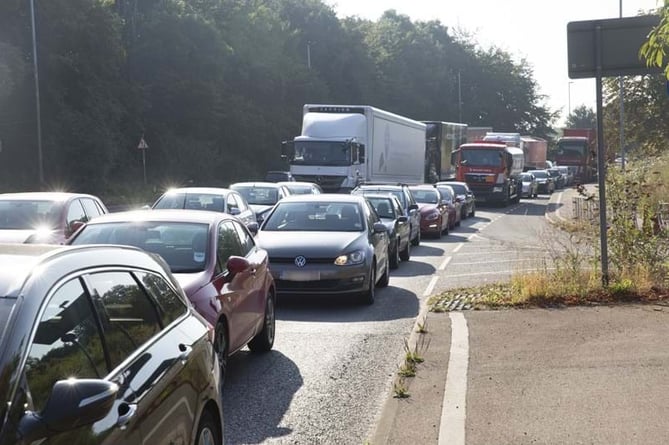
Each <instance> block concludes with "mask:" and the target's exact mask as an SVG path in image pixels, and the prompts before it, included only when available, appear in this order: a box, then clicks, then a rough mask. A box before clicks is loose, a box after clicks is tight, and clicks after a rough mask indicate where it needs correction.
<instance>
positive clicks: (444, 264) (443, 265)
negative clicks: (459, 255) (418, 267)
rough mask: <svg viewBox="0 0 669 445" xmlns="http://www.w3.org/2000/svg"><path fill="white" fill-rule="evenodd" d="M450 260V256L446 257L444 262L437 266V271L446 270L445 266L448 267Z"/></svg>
mask: <svg viewBox="0 0 669 445" xmlns="http://www.w3.org/2000/svg"><path fill="white" fill-rule="evenodd" d="M452 259H453V257H452V256H447V257H446V258H445V259H444V261H443V262H442V263H441V264H440V265H439V270H444V269H446V266H448V263H450V262H451V260H452Z"/></svg>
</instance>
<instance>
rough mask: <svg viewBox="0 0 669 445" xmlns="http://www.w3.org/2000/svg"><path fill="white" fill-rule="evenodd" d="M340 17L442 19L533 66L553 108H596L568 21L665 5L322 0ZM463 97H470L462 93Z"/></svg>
mask: <svg viewBox="0 0 669 445" xmlns="http://www.w3.org/2000/svg"><path fill="white" fill-rule="evenodd" d="M324 2H325V3H326V4H328V5H330V6H332V7H333V8H334V9H335V11H336V12H337V15H338V16H339V17H347V16H359V17H361V18H366V19H371V20H376V19H378V18H379V17H380V16H381V15H382V14H383V12H384V11H386V10H388V9H395V10H396V11H397V12H398V13H399V14H404V15H407V16H409V17H411V19H412V20H414V21H416V20H420V21H426V20H439V21H440V22H441V23H442V24H443V25H445V26H447V27H449V28H452V29H462V30H465V31H467V32H468V33H469V34H472V35H473V36H474V40H475V41H476V42H477V43H479V44H480V45H481V46H482V47H484V48H486V47H489V46H491V45H495V46H497V47H500V48H502V49H504V50H506V51H507V52H509V53H510V54H512V55H513V56H514V58H515V59H516V60H517V61H519V60H520V59H521V58H525V59H526V60H527V61H528V62H529V63H530V64H531V65H532V67H533V70H534V78H535V80H536V81H537V83H538V84H539V91H540V93H541V94H544V95H546V96H547V101H546V104H547V105H548V106H549V108H550V109H551V110H561V111H562V116H561V119H560V122H562V121H563V119H564V118H566V116H567V114H568V110H569V106H571V109H572V110H573V109H574V108H576V107H578V106H579V105H586V106H588V107H591V108H592V109H593V110H594V108H595V82H594V80H592V79H579V80H570V79H569V76H568V75H567V23H569V22H572V21H580V20H594V19H603V18H617V17H619V14H620V9H619V8H620V3H621V2H622V5H623V17H630V16H634V15H637V13H638V11H640V10H641V11H648V10H651V9H654V8H656V7H657V6H658V4H659V5H661V3H662V2H661V1H658V0H451V1H448V0H324ZM462 100H463V101H466V100H467V98H466V97H463V98H462Z"/></svg>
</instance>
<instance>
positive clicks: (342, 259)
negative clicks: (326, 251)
mask: <svg viewBox="0 0 669 445" xmlns="http://www.w3.org/2000/svg"><path fill="white" fill-rule="evenodd" d="M364 261H365V252H364V251H362V250H356V251H355V252H351V253H349V254H347V255H339V256H338V257H337V258H336V259H335V262H334V263H335V265H337V266H351V265H353V264H360V263H363V262H364Z"/></svg>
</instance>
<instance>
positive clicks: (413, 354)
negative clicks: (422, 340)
mask: <svg viewBox="0 0 669 445" xmlns="http://www.w3.org/2000/svg"><path fill="white" fill-rule="evenodd" d="M404 361H405V362H406V363H414V364H416V363H423V362H424V361H425V359H424V358H423V357H422V356H421V355H420V353H419V352H418V344H417V345H416V346H414V347H413V349H412V348H411V346H409V341H408V340H407V339H404Z"/></svg>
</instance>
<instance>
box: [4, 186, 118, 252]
mask: <svg viewBox="0 0 669 445" xmlns="http://www.w3.org/2000/svg"><path fill="white" fill-rule="evenodd" d="M105 213H108V211H107V207H105V205H104V204H103V203H102V200H100V198H98V197H96V196H92V195H86V194H82V193H64V192H24V193H3V194H0V243H39V244H62V243H64V242H65V240H66V239H67V238H69V237H70V236H71V235H72V234H73V233H74V232H76V231H77V229H79V228H80V227H81V226H83V225H84V224H86V222H88V221H90V220H91V219H93V218H96V217H98V216H100V215H104V214H105Z"/></svg>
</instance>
